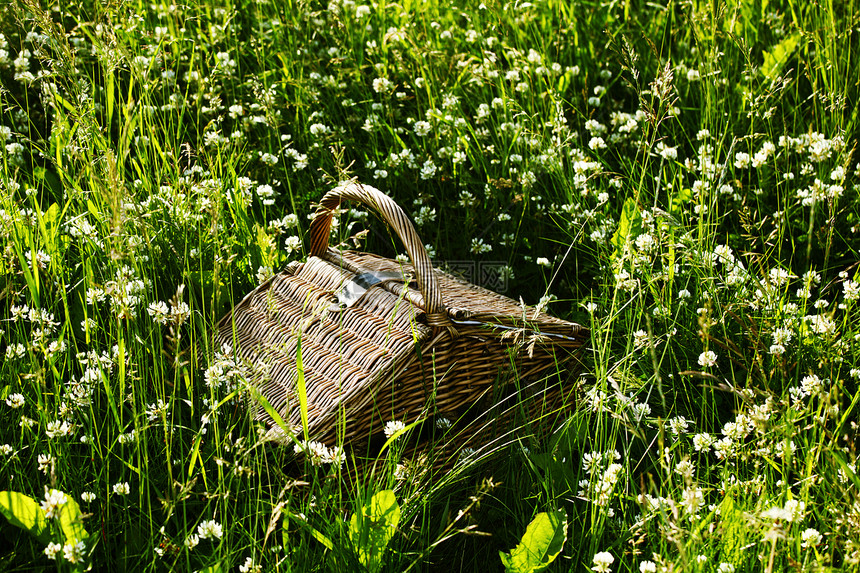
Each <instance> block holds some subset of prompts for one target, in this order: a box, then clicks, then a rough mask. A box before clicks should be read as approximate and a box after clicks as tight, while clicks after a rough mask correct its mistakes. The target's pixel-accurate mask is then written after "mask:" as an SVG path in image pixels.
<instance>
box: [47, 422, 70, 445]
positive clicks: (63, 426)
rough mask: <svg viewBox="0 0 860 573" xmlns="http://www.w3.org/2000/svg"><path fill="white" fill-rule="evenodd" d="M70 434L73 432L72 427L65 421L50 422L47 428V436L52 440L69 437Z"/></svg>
mask: <svg viewBox="0 0 860 573" xmlns="http://www.w3.org/2000/svg"><path fill="white" fill-rule="evenodd" d="M69 432H71V427H70V426H69V423H68V422H66V421H65V420H52V421H50V422H48V425H47V427H46V428H45V435H46V436H48V438H49V439H51V440H53V439H55V438H60V437H62V436H65V435H68V434H69Z"/></svg>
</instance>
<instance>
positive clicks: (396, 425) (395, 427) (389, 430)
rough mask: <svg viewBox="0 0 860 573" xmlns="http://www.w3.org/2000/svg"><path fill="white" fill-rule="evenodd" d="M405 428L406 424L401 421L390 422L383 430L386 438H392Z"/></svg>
mask: <svg viewBox="0 0 860 573" xmlns="http://www.w3.org/2000/svg"><path fill="white" fill-rule="evenodd" d="M404 428H406V424H404V423H403V422H401V421H400V420H389V421H388V422H386V423H385V427H384V428H383V429H382V431H383V432H384V433H385V437H386V438H390V437H391V436H393V435H394V434H396V433H397V432H399V431H400V430H402V429H404Z"/></svg>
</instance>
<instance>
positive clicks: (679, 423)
mask: <svg viewBox="0 0 860 573" xmlns="http://www.w3.org/2000/svg"><path fill="white" fill-rule="evenodd" d="M689 424H690V421H689V420H687V418H685V417H684V416H676V417H675V418H672V419H671V420H669V431H670V432H671V433H673V434H675V435H680V434H683V433H686V431H687V427H688V426H689Z"/></svg>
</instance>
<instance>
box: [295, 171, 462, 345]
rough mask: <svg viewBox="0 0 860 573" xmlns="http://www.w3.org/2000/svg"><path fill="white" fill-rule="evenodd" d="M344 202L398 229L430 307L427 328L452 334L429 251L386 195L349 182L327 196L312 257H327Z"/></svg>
mask: <svg viewBox="0 0 860 573" xmlns="http://www.w3.org/2000/svg"><path fill="white" fill-rule="evenodd" d="M344 199H351V200H353V201H357V202H359V203H362V204H364V205H366V206H368V207H370V208H371V209H373V210H375V211H376V212H377V213H378V214H379V215H380V216H381V217H382V218H383V220H384V221H385V222H386V223H388V224H389V225H390V226H391V227H393V228H394V231H395V232H396V233H397V236H398V237H400V240H401V241H403V244H404V245H405V246H406V252H407V254H408V255H409V259H410V260H411V261H412V266H413V268H414V269H415V279H416V280H417V281H418V288H419V289H420V291H421V295H422V296H423V297H424V304H425V307H426V308H425V309H424V313H425V315H426V317H427V324H428V325H429V326H431V327H445V328H447V329H448V330H449V331H452V330H453V328H454V326H453V324H452V323H451V320H450V319H449V318H448V314H447V313H446V312H445V305H444V304H443V302H442V292H441V291H440V290H439V285H438V284H437V282H436V274H435V273H434V272H433V265H432V264H431V263H430V257H429V256H428V255H427V251H426V250H425V249H424V245H423V244H422V243H421V239H420V238H419V237H418V233H416V232H415V228H414V227H413V226H412V223H411V222H410V221H409V218H408V217H407V216H406V213H404V212H403V209H401V208H400V206H399V205H398V204H397V203H395V202H394V201H393V200H392V199H391V198H390V197H389V196H388V195H386V194H385V193H383V192H382V191H380V190H378V189H376V188H374V187H371V186H370V185H362V184H360V183H357V182H354V181H348V182H346V183H342V184H340V185H338V186H337V187H335V188H334V189H332V190H331V191H329V192H328V193H326V194H325V196H324V197H323V198H322V200H321V201H320V207H319V210H318V211H317V213H316V215H315V216H314V219H313V221H311V226H310V238H311V250H310V254H311V255H313V256H316V257H323V255H324V254H325V253H326V252H327V250H328V241H329V235H330V230H331V220H332V217H333V216H334V210H335V209H337V208H338V207H339V206H340V203H341V201H343V200H344ZM452 334H454V332H452Z"/></svg>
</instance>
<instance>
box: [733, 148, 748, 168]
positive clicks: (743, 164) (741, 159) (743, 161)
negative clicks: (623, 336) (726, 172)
mask: <svg viewBox="0 0 860 573" xmlns="http://www.w3.org/2000/svg"><path fill="white" fill-rule="evenodd" d="M749 164H750V154H749V153H744V152H743V151H739V152H737V153H736V154H735V167H737V168H738V169H745V168H747V167H749Z"/></svg>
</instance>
